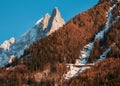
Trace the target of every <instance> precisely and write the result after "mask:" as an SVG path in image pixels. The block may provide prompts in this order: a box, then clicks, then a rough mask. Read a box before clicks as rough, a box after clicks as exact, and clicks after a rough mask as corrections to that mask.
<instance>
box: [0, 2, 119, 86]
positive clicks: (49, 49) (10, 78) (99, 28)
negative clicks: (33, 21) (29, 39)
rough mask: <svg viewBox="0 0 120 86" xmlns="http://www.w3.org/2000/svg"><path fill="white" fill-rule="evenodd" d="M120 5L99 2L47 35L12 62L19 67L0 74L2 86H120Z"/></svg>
mask: <svg viewBox="0 0 120 86" xmlns="http://www.w3.org/2000/svg"><path fill="white" fill-rule="evenodd" d="M119 4H120V1H119V0H99V2H98V4H97V5H95V6H94V7H93V8H91V9H89V10H87V11H85V12H83V13H81V14H78V15H76V16H75V17H74V18H73V19H71V20H70V21H69V22H68V23H66V24H65V25H63V27H61V28H60V29H59V30H57V31H55V32H54V33H52V34H50V35H49V33H47V35H48V36H47V37H44V38H42V39H40V40H38V41H37V42H35V43H33V44H32V45H30V47H29V49H26V50H25V51H24V55H23V56H22V57H21V58H20V59H19V60H16V61H15V62H13V64H14V63H15V64H17V66H15V67H12V68H9V67H8V68H3V69H1V70H0V76H1V77H0V81H1V82H0V83H4V84H5V85H6V83H7V84H9V83H10V84H12V85H16V84H20V85H23V84H25V85H27V83H30V84H31V85H33V86H55V85H58V86H59V85H60V86H74V85H76V86H77V85H78V86H89V85H93V86H94V85H95V86H96V85H112V86H114V85H116V86H119V82H120V81H119V78H120V76H119V72H120V71H119V69H120V66H119V65H120V59H119V57H120V56H119V54H120V51H119V49H120V46H119V45H120V36H119V32H120V31H119V28H120V24H119V23H120V18H119V6H120V5H119ZM53 14H54V13H53ZM49 20H52V19H49ZM61 21H62V20H61ZM48 26H51V25H49V24H48ZM45 31H46V32H47V31H50V29H48V28H47V29H45ZM104 59H105V60H104ZM88 63H89V64H88ZM92 67H93V68H92ZM90 68H91V69H90ZM86 69H88V70H86ZM3 72H4V73H5V74H4V73H3ZM23 75H24V76H23ZM6 78H7V81H6ZM8 82H9V83H8Z"/></svg>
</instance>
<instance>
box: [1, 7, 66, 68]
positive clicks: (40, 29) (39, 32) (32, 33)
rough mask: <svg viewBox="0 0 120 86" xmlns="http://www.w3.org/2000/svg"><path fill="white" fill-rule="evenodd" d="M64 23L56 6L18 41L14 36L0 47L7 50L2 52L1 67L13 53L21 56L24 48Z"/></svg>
mask: <svg viewBox="0 0 120 86" xmlns="http://www.w3.org/2000/svg"><path fill="white" fill-rule="evenodd" d="M64 23H65V22H64V20H63V19H62V17H61V15H60V12H59V10H58V8H55V9H54V10H53V12H52V15H51V16H50V15H49V14H48V13H46V15H45V16H44V17H43V18H41V19H39V20H38V21H37V22H36V23H35V26H33V28H31V29H30V30H28V31H26V32H25V33H24V34H23V35H21V36H20V38H19V39H17V40H16V41H15V39H14V38H11V39H10V40H7V41H5V42H4V43H3V44H2V45H1V46H0V48H3V49H4V50H5V51H3V50H2V51H1V52H0V67H2V66H4V65H5V64H7V62H8V61H9V59H10V57H11V55H14V56H15V57H20V56H21V55H23V53H24V50H25V49H27V48H29V46H30V45H31V44H33V43H34V42H36V41H38V40H40V39H41V38H43V37H45V36H46V35H48V34H51V33H52V32H54V31H55V30H57V29H59V27H62V26H63V24H64ZM11 44H12V45H11ZM6 50H8V51H6ZM1 59H2V60H1Z"/></svg>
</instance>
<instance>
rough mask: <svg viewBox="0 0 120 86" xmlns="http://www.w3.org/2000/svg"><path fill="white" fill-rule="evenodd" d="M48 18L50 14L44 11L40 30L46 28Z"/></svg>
mask: <svg viewBox="0 0 120 86" xmlns="http://www.w3.org/2000/svg"><path fill="white" fill-rule="evenodd" d="M49 19H50V15H49V14H48V13H46V15H45V16H44V18H43V20H42V30H44V29H45V28H47V26H48V22H49Z"/></svg>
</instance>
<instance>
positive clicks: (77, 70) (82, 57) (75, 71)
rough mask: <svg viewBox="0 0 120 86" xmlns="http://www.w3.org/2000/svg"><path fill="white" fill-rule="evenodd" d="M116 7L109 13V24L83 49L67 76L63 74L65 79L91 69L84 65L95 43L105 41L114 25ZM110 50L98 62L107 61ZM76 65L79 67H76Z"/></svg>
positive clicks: (111, 8) (71, 65)
mask: <svg viewBox="0 0 120 86" xmlns="http://www.w3.org/2000/svg"><path fill="white" fill-rule="evenodd" d="M115 7H116V5H113V6H112V7H110V9H109V11H108V13H107V22H106V24H105V26H104V28H103V30H101V31H100V32H98V33H97V34H96V36H95V39H94V41H93V42H91V43H89V44H87V45H85V46H84V47H83V50H82V51H81V55H80V57H79V59H77V60H76V63H75V64H70V65H69V67H70V70H69V71H68V72H67V73H66V74H63V76H64V78H65V79H67V80H69V79H71V78H72V77H74V76H77V75H78V74H79V73H81V72H83V71H84V70H86V69H88V68H90V66H84V65H86V62H87V60H88V58H89V56H90V53H91V51H92V48H93V45H94V42H95V41H96V40H98V39H103V37H104V34H105V33H106V32H107V31H108V30H109V27H110V26H111V25H112V24H113V23H114V22H111V20H112V10H113V9H114V8H115ZM118 18H119V16H118ZM118 18H116V19H118ZM110 50H111V48H108V49H106V51H105V52H104V53H103V54H102V55H101V56H100V59H98V61H97V62H99V61H102V60H103V59H105V58H106V56H107V54H108V52H109V51H110ZM91 64H92V65H94V64H95V63H91ZM75 65H79V67H76V66H75ZM80 65H81V66H82V65H83V67H81V66H80Z"/></svg>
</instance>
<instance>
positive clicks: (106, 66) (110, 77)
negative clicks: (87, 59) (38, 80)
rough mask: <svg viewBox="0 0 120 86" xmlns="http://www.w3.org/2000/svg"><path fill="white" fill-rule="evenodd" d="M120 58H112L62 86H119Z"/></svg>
mask: <svg viewBox="0 0 120 86" xmlns="http://www.w3.org/2000/svg"><path fill="white" fill-rule="evenodd" d="M119 69H120V59H115V58H114V57H113V58H110V59H106V60H104V61H103V62H101V63H98V64H96V65H95V66H93V67H92V68H91V69H88V70H86V71H85V72H83V73H81V74H79V75H78V76H77V77H74V78H72V79H71V80H70V81H69V82H67V83H64V84H62V86H74V85H76V86H119V85H120V75H119V74H120V70H119Z"/></svg>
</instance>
